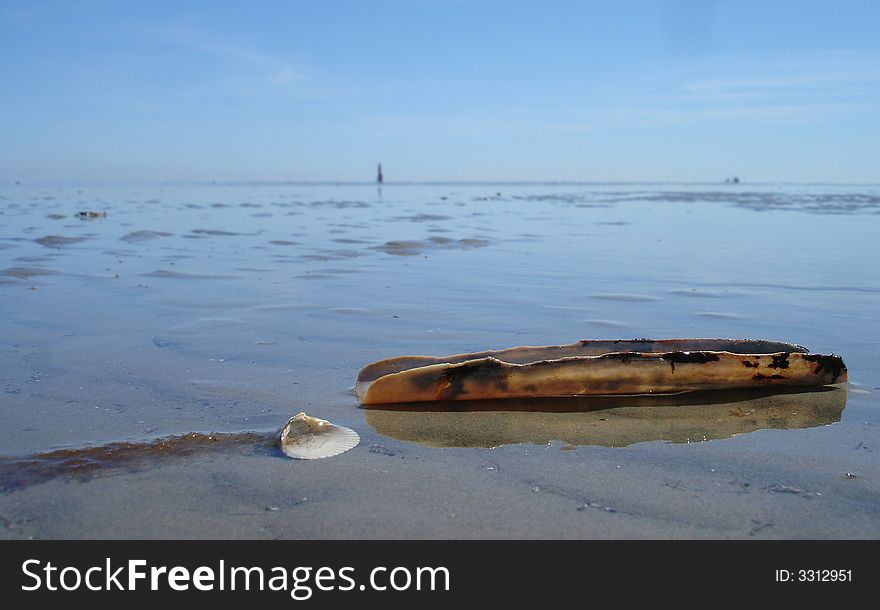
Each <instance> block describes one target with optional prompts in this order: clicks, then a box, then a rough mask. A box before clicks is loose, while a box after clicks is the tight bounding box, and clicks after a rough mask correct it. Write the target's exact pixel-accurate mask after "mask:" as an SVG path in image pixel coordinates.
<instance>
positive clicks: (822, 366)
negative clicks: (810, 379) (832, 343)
mask: <svg viewBox="0 0 880 610" xmlns="http://www.w3.org/2000/svg"><path fill="white" fill-rule="evenodd" d="M801 357H802V358H803V359H804V360H806V361H807V362H813V363H815V364H816V368H815V369H813V374H815V375H818V374H819V373H821V372H822V371H828V372H829V373H830V374H831V383H834V382H835V381H837V378H838V377H840V374H841V373H843V372H844V371H846V365H845V364H844V363H843V358H841V357H840V356H837V355H836V354H831V355H830V356H825V355H823V354H804V355H803V356H801Z"/></svg>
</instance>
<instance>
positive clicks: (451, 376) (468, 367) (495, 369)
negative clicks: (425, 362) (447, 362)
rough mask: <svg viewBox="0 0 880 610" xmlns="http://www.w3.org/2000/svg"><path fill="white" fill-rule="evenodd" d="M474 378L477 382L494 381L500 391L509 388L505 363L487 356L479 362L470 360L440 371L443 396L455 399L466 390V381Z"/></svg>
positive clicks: (505, 390)
mask: <svg viewBox="0 0 880 610" xmlns="http://www.w3.org/2000/svg"><path fill="white" fill-rule="evenodd" d="M467 379H472V380H473V381H475V382H477V383H494V384H495V387H496V388H497V389H498V391H500V392H507V391H508V390H509V388H508V385H507V373H506V372H505V371H504V364H503V363H501V362H499V361H498V360H493V359H491V358H487V359H485V360H480V361H478V362H468V363H465V364H459V365H456V366H451V367H449V368H447V369H446V370H444V371H443V372H442V373H440V378H439V381H440V383H441V386H444V387H445V390H444V391H443V398H444V399H446V400H454V399H455V398H456V397H457V396H459V395H460V394H462V393H463V392H464V382H465V381H466V380H467Z"/></svg>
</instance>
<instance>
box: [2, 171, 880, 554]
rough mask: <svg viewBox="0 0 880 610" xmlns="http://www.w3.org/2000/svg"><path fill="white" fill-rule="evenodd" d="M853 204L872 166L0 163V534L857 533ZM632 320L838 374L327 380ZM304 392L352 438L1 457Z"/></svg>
mask: <svg viewBox="0 0 880 610" xmlns="http://www.w3.org/2000/svg"><path fill="white" fill-rule="evenodd" d="M83 211H98V212H106V213H107V215H106V217H104V216H99V217H92V218H88V217H86V218H82V217H80V215H79V213H80V212H83ZM878 215H880V187H876V186H826V185H800V186H792V185H758V186H754V185H752V186H745V185H717V186H716V185H651V184H641V185H621V184H614V185H593V184H479V185H474V184H470V185H462V184H420V185H393V184H392V185H385V186H383V187H382V188H378V187H377V186H375V185H324V184H314V185H306V184H230V185H164V186H163V185H159V186H157V185H148V186H137V185H134V186H132V185H128V186H106V185H104V186H102V185H96V186H89V187H85V186H78V187H71V186H33V187H31V186H0V313H2V317H0V330H2V332H0V391H2V394H0V396H2V398H3V400H2V407H0V409H2V410H0V424H2V425H0V453H2V455H3V459H4V463H3V465H2V466H3V469H4V472H3V474H4V480H6V479H9V477H11V479H9V480H11V481H12V484H9V485H7V486H6V488H7V491H6V492H4V493H2V494H0V524H2V527H0V535H3V536H7V537H28V536H36V537H81V536H82V537H85V536H92V537H95V536H97V537H104V536H110V537H114V536H115V537H119V536H127V537H140V536H152V537H157V536H158V537H165V536H169V537H227V536H228V537H279V536H280V537H294V538H296V537H398V536H404V537H412V536H423V537H535V536H549V537H753V536H754V537H825V536H843V537H877V536H878V535H880V481H878V475H880V458H878V454H877V448H878V447H880V433H878V423H880V416H878V408H877V407H878V398H877V396H878V392H880V365H878V359H877V358H876V355H877V346H878V345H880V330H878V328H877V325H876V323H875V321H876V315H875V312H876V311H878V305H880V264H878V263H880V253H878V249H877V247H876V245H875V235H876V234H877V223H878V222H880V219H878ZM634 337H655V338H661V337H737V338H766V339H772V340H779V341H790V342H794V343H799V344H801V345H806V346H808V347H809V348H811V349H812V350H813V351H815V352H820V353H830V352H834V353H839V354H841V355H842V356H843V357H844V359H845V361H846V363H847V366H848V368H849V374H850V382H851V383H850V384H849V385H848V388H847V389H846V391H845V392H844V391H843V390H837V391H835V393H832V394H830V395H829V396H831V397H833V399H829V400H830V403H829V400H825V402H823V403H822V404H819V405H818V406H817V405H816V404H814V403H815V401H816V400H818V398H817V396H816V395H810V397H808V398H803V399H802V400H800V402H799V399H798V398H797V394H795V395H794V397H792V396H787V397H786V398H785V399H784V400H781V399H779V398H778V397H777V398H775V399H768V398H766V397H760V396H756V397H740V398H739V399H737V400H736V401H732V402H731V401H725V400H721V399H713V400H707V401H706V402H705V403H698V404H705V406H706V407H707V408H706V409H704V410H702V411H700V410H699V409H698V408H697V407H695V406H694V405H693V404H671V405H666V404H664V405H647V406H645V405H639V404H635V403H634V404H614V405H613V406H610V407H607V408H606V407H603V408H600V409H599V410H596V409H594V408H590V409H581V408H576V409H571V408H569V409H567V410H566V412H563V413H559V412H558V411H557V412H553V411H552V410H551V411H550V412H543V411H541V410H539V409H531V408H525V409H522V408H513V407H511V408H510V409H507V410H504V408H503V407H502V408H501V409H497V410H477V411H474V410H467V409H463V410H461V411H460V412H454V413H442V414H438V413H424V414H420V413H419V412H418V411H416V412H413V411H412V410H405V409H399V410H385V411H381V410H380V411H373V410H371V411H367V410H365V409H362V408H359V407H358V405H357V402H356V400H355V398H354V396H353V395H352V394H351V392H350V390H351V388H352V386H353V385H354V382H355V377H356V375H357V371H358V370H359V369H360V368H361V367H362V366H363V365H364V364H366V363H368V362H371V361H373V360H377V359H380V358H385V357H389V356H395V355H402V354H426V355H443V354H451V353H460V352H466V351H478V350H483V349H489V348H503V347H509V346H514V345H523V344H532V345H540V344H562V343H570V342H573V341H576V340H579V339H587V338H590V339H601V338H609V339H618V338H634ZM826 398H828V396H826ZM767 400H774V401H775V402H773V403H772V404H769V405H768V404H766V401H767ZM762 401H764V402H763V403H762ZM811 401H812V402H811ZM820 402H821V401H820ZM826 403H828V404H826ZM829 404H830V406H829ZM643 407H644V408H643ZM603 409H604V410H605V413H603ZM670 409H675V411H674V415H673V416H666V415H665V414H666V413H669V412H670V411H669V410H670ZM300 410H305V411H306V412H308V413H309V414H311V415H315V416H318V417H322V418H326V419H329V420H331V421H333V422H334V423H337V424H340V425H343V426H348V427H351V428H353V429H355V430H356V431H357V432H358V433H359V434H360V435H361V438H362V439H363V440H362V442H361V445H360V446H358V447H356V448H355V449H353V450H352V451H350V452H348V453H347V454H344V455H342V456H337V457H334V458H330V459H327V460H323V461H320V462H310V463H308V464H304V463H301V462H292V461H290V460H284V459H281V458H278V457H277V456H276V455H270V454H266V453H265V452H262V453H260V452H255V453H248V452H242V451H210V452H197V453H192V452H190V453H181V454H180V455H175V454H172V455H171V456H163V458H162V459H161V460H155V461H154V460H151V459H146V458H145V459H140V457H139V458H138V460H137V461H136V464H137V467H131V466H126V467H123V468H120V467H117V466H114V465H112V464H111V465H109V466H108V467H107V468H95V469H94V470H93V471H92V470H90V471H89V474H88V476H87V477H84V476H81V473H80V474H78V475H77V476H75V477H71V476H67V475H66V474H65V472H64V471H63V469H61V471H60V473H59V474H58V475H57V476H55V475H53V476H48V477H47V476H44V475H45V472H42V471H41V472H42V474H40V476H37V475H33V477H32V478H34V481H31V479H29V478H28V477H29V476H31V475H28V474H27V473H28V472H31V473H33V471H28V470H27V469H16V468H14V467H13V468H12V469H9V468H7V466H8V465H9V464H15V463H16V460H21V459H28V458H29V456H30V455H31V454H36V453H43V454H45V453H47V452H51V451H53V450H58V449H78V448H83V447H93V446H100V445H104V444H108V443H150V442H153V441H155V439H157V438H161V437H166V436H171V435H185V434H187V433H189V432H205V433H206V432H242V431H258V432H267V431H271V430H274V429H277V428H279V427H280V426H281V425H282V424H283V423H284V422H285V421H286V420H287V418H288V417H290V416H291V415H292V414H294V413H296V412H298V411H300ZM774 410H775V411H774ZM572 411H574V412H572ZM422 415H423V416H422ZM606 415H607V416H606ZM602 426H605V428H602ZM138 455H140V454H138ZM16 473H19V474H18V475H17V474H16ZM16 477H18V482H19V483H20V485H15V484H14V483H15V480H16ZM36 479H39V480H38V481H37V480H36ZM32 482H33V483H34V484H30V483H32ZM279 482H282V484H280V485H279ZM535 490H537V491H535ZM303 498H307V499H306V500H303ZM593 505H596V506H593ZM133 507H137V508H133ZM593 509H597V510H593ZM606 509H610V510H606ZM536 511H540V513H538V514H541V515H545V517H544V518H542V519H539V520H536V519H535V518H534V515H535V514H536Z"/></svg>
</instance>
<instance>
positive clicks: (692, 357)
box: [660, 352, 718, 373]
mask: <svg viewBox="0 0 880 610" xmlns="http://www.w3.org/2000/svg"><path fill="white" fill-rule="evenodd" d="M660 358H661V359H663V360H665V361H666V362H668V363H669V366H671V367H672V372H673V373H674V372H675V365H676V364H706V363H707V362H715V361H716V360H718V354H713V353H712V352H669V353H668V354H663V355H662V356H660Z"/></svg>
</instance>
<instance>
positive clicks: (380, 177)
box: [376, 163, 385, 184]
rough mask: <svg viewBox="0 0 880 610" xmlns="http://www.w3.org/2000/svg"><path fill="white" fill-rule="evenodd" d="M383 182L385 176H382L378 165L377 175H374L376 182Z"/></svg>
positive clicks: (380, 167)
mask: <svg viewBox="0 0 880 610" xmlns="http://www.w3.org/2000/svg"><path fill="white" fill-rule="evenodd" d="M384 181H385V176H383V175H382V164H381V163H380V164H379V173H378V174H377V175H376V182H378V183H379V184H382V183H383V182H384Z"/></svg>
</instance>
